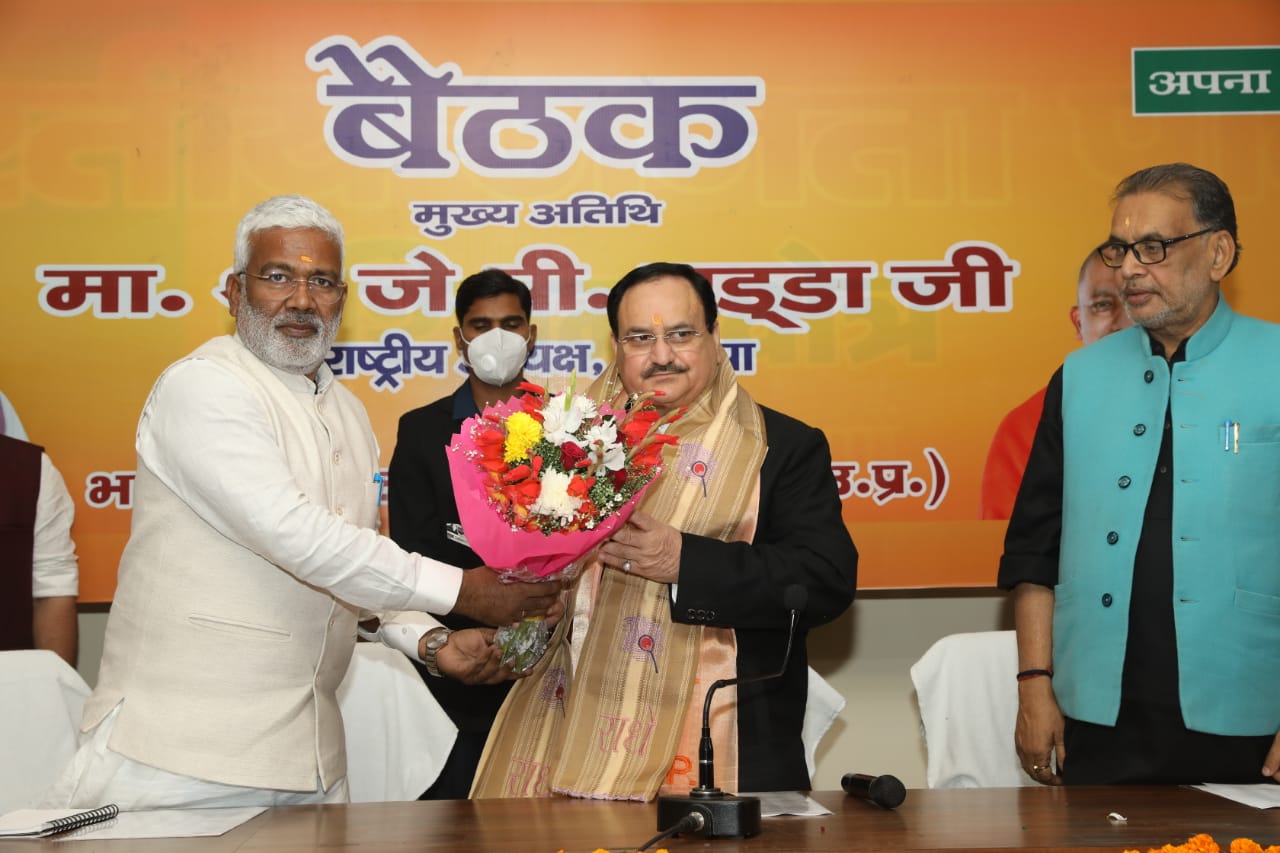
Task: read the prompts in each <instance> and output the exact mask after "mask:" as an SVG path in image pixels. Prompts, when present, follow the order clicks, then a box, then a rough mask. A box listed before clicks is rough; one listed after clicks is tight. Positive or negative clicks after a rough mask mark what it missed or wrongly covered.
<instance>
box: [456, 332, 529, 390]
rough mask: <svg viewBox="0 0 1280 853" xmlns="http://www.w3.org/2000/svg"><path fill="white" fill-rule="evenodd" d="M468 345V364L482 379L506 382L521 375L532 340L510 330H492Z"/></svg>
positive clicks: (491, 381)
mask: <svg viewBox="0 0 1280 853" xmlns="http://www.w3.org/2000/svg"><path fill="white" fill-rule="evenodd" d="M463 341H464V342H466V344H467V356H466V359H465V360H466V362H467V366H468V367H470V368H471V372H472V373H474V374H475V375H476V378H477V379H479V380H480V381H481V382H487V383H488V384H490V385H506V384H507V383H508V382H510V381H511V380H512V379H515V378H516V377H517V376H519V375H520V370H521V368H523V367H524V363H525V361H526V360H527V359H528V358H529V339H528V338H522V337H520V336H519V335H517V334H516V333H515V332H508V331H507V330H506V329H490V330H489V331H487V332H484V333H482V334H479V335H476V336H475V337H474V338H472V339H471V340H469V341H468V340H467V339H466V338H463Z"/></svg>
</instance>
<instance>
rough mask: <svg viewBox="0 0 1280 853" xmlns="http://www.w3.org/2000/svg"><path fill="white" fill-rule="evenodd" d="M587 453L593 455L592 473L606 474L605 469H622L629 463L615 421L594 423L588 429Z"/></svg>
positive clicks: (594, 474) (596, 474)
mask: <svg viewBox="0 0 1280 853" xmlns="http://www.w3.org/2000/svg"><path fill="white" fill-rule="evenodd" d="M584 449H585V450H586V451H587V455H588V456H589V457H591V463H592V464H591V474H592V476H594V477H600V476H603V475H604V472H605V471H621V470H622V468H623V466H625V465H626V464H627V451H626V448H624V447H623V446H622V443H621V442H619V441H618V427H617V425H616V424H614V422H613V421H605V422H603V423H598V424H594V425H593V426H592V427H591V428H590V429H588V430H587V436H586V447H585V448H584Z"/></svg>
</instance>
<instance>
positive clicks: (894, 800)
mask: <svg viewBox="0 0 1280 853" xmlns="http://www.w3.org/2000/svg"><path fill="white" fill-rule="evenodd" d="M840 787H841V788H844V792H845V793H846V794H849V795H850V796H854V797H858V798H859V799H862V800H866V801H867V802H869V803H875V804H876V805H877V806H880V807H881V808H885V809H896V808H897V807H898V806H900V805H902V801H903V800H905V799H906V798H907V789H906V786H904V785H903V784H902V782H901V781H899V779H898V777H897V776H889V775H888V774H886V775H884V776H868V775H867V774H866V773H846V774H844V778H843V779H841V780H840Z"/></svg>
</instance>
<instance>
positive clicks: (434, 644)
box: [422, 628, 453, 678]
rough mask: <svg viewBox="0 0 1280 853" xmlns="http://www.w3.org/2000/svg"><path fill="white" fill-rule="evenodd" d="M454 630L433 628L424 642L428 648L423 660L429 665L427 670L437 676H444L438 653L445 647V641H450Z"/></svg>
mask: <svg viewBox="0 0 1280 853" xmlns="http://www.w3.org/2000/svg"><path fill="white" fill-rule="evenodd" d="M452 633H453V631H452V630H450V629H448V628H432V629H431V630H430V631H428V632H427V641H426V643H425V644H424V645H425V646H426V650H425V651H424V652H423V654H422V662H423V664H425V665H426V667H427V672H429V673H431V674H432V675H434V676H435V677H436V678H442V677H443V676H442V675H441V673H440V666H439V664H437V663H436V653H437V652H439V651H440V650H441V649H443V648H444V646H445V643H447V642H449V635H450V634H452Z"/></svg>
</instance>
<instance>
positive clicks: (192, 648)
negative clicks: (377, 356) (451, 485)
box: [50, 196, 556, 809]
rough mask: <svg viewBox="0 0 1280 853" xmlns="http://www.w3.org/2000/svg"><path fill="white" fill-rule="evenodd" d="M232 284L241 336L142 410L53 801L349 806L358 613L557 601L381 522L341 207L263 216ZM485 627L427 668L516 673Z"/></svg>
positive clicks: (480, 615) (272, 209)
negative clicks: (343, 325) (78, 706)
mask: <svg viewBox="0 0 1280 853" xmlns="http://www.w3.org/2000/svg"><path fill="white" fill-rule="evenodd" d="M227 293H228V300H229V303H230V307H231V313H232V314H233V315H234V316H235V317H236V334H235V335H232V336H225V337H219V338H215V339H213V340H211V341H209V342H207V343H205V344H204V345H202V346H200V347H199V348H197V349H196V350H195V351H194V352H192V353H191V354H190V355H188V356H187V357H185V358H183V359H180V360H179V361H178V362H176V363H175V364H173V365H171V366H170V367H169V368H168V369H166V370H165V371H164V373H163V374H161V376H160V378H159V379H158V380H157V382H156V384H155V386H154V388H153V389H152V391H151V395H150V396H149V398H148V399H147V402H146V405H145V407H144V409H143V413H142V417H141V420H140V422H139V425H138V432H137V442H136V443H137V451H138V465H137V479H136V481H135V484H134V489H135V492H134V510H133V523H132V530H131V534H130V539H129V543H128V545H127V546H126V548H125V552H124V555H123V557H122V559H121V563H120V571H119V584H118V587H117V591H116V597H115V600H114V602H113V605H112V609H111V614H110V617H109V619H108V623H107V633H106V640H105V647H104V651H103V658H102V667H101V672H100V675H99V681H98V685H97V688H96V689H95V690H94V692H93V695H92V696H90V698H89V700H88V702H87V704H86V706H85V716H84V720H83V729H84V731H85V732H86V735H87V736H86V743H85V745H84V746H83V747H82V749H81V750H80V753H79V754H78V755H77V756H76V759H75V761H74V762H73V765H72V767H71V768H70V769H69V771H68V773H67V774H66V775H65V777H64V779H63V780H62V782H60V783H59V785H58V786H56V787H55V789H54V791H53V792H52V795H51V798H50V799H51V800H52V801H54V802H65V803H67V804H69V805H73V806H87V805H99V804H101V803H102V802H115V803H117V804H119V805H120V806H121V807H122V808H134V809H139V808H157V807H181V806H200V805H206V806H211V805H247V804H261V805H272V804H281V803H297V802H320V801H344V800H345V799H346V788H345V782H344V777H345V774H346V756H345V752H344V739H343V729H342V720H341V716H340V714H339V711H338V705H337V700H336V698H335V692H336V690H337V687H338V684H339V682H340V681H341V679H342V677H343V675H344V674H345V672H346V670H347V664H348V662H349V660H350V657H351V652H352V648H353V646H354V643H355V635H356V621H357V615H358V613H359V611H360V610H369V611H385V610H415V611H431V612H435V613H447V612H450V611H451V610H456V611H460V612H466V613H467V614H468V615H471V616H473V617H474V618H477V619H478V620H480V621H482V622H485V623H487V624H501V623H503V622H507V621H512V620H514V619H516V618H518V616H519V614H520V612H521V611H522V610H523V611H528V612H535V611H538V610H545V609H546V608H547V606H548V605H549V604H550V601H551V599H552V598H553V597H554V595H555V593H556V590H554V589H539V588H535V587H533V586H532V585H529V586H526V585H520V584H517V585H514V586H515V588H514V589H513V588H512V587H511V586H510V585H500V584H498V582H497V578H496V575H494V573H493V572H488V571H486V572H480V573H478V574H477V580H476V581H475V582H472V581H470V579H469V576H470V575H471V574H473V572H467V573H466V575H467V576H468V578H467V579H464V577H463V574H464V573H463V572H462V571H461V570H459V569H457V568H455V567H453V566H448V565H446V564H443V563H439V562H437V561H434V560H430V559H427V558H425V557H421V556H419V555H417V554H411V553H408V552H405V551H402V550H400V549H399V548H398V547H397V546H396V545H395V544H394V543H393V542H391V541H390V540H389V539H386V538H384V537H382V536H380V535H379V534H378V533H377V531H376V528H377V526H378V520H379V512H378V506H379V501H380V491H381V483H380V478H379V477H378V476H377V475H378V472H379V464H378V448H377V444H376V441H375V439H374V436H373V431H372V429H371V427H370V424H369V420H368V417H367V415H366V413H365V410H364V407H363V406H362V405H361V404H360V402H359V401H358V400H357V399H356V398H355V397H354V395H352V394H351V393H350V392H349V391H348V390H347V389H346V388H344V387H343V386H342V385H341V383H339V382H337V381H335V380H334V377H333V374H332V372H331V371H330V370H329V368H328V366H327V365H325V364H324V356H325V354H326V353H327V352H328V350H329V346H330V344H331V343H332V341H333V338H334V336H335V335H336V333H337V329H338V325H339V324H340V322H341V317H342V306H343V303H344V301H345V297H346V287H345V285H344V284H343V283H342V232H341V226H339V225H338V223H337V222H336V220H334V219H333V217H332V216H331V215H330V214H329V213H328V212H327V211H325V210H324V209H323V208H321V207H320V206H319V205H316V204H315V203H314V202H312V201H310V200H309V199H305V198H301V197H297V196H285V197H279V198H276V199H271V200H269V201H267V202H264V203H263V204H261V205H259V206H258V207H257V208H255V209H254V210H253V211H250V213H249V214H248V215H247V216H246V217H245V220H244V221H243V222H242V223H241V226H240V231H239V233H238V234H237V241H236V262H235V271H234V272H233V273H232V274H231V275H229V276H228V279H227ZM540 586H542V585H540ZM428 624H429V625H430V623H428ZM490 638H491V632H489V631H487V630H486V629H472V630H471V631H469V632H462V631H460V632H456V633H454V634H453V635H452V636H451V637H449V638H448V640H447V642H446V643H445V645H444V646H443V647H439V648H431V649H430V654H431V656H432V658H431V659H430V660H428V664H429V665H436V666H438V667H439V668H440V669H441V670H442V671H444V672H446V674H450V675H453V676H455V677H461V678H463V679H464V680H469V681H475V682H488V681H493V680H500V679H502V678H505V677H509V676H510V672H509V670H506V669H504V668H503V667H501V665H500V664H499V662H498V657H499V656H498V653H497V652H496V650H494V649H493V648H492V646H491V644H490V642H489V640H490ZM416 648H417V649H419V650H420V649H421V648H422V647H421V646H418V647H416ZM418 654H424V652H423V651H418Z"/></svg>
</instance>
